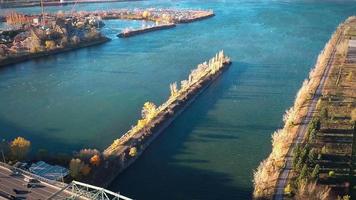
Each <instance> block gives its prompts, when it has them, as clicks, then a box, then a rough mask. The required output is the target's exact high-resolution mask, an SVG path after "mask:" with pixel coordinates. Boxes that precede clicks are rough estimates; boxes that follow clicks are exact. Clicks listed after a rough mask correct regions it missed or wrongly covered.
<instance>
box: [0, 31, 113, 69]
mask: <svg viewBox="0 0 356 200" xmlns="http://www.w3.org/2000/svg"><path fill="white" fill-rule="evenodd" d="M109 41H111V39H110V38H108V37H101V38H99V39H97V40H94V41H83V42H80V43H79V44H78V45H76V46H73V45H72V46H68V47H64V48H61V49H53V50H49V51H44V52H38V53H28V54H25V55H20V56H16V57H10V58H6V59H4V60H2V61H0V69H1V68H3V67H6V66H9V65H13V64H17V63H21V62H25V61H29V60H32V59H37V58H42V57H46V56H51V55H56V54H60V53H64V52H69V51H73V50H77V49H81V48H85V47H91V46H96V45H101V44H104V43H106V42H109Z"/></svg>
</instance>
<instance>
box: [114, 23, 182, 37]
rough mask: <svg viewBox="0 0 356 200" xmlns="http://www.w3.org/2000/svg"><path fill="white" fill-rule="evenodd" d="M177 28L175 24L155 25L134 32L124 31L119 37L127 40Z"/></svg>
mask: <svg viewBox="0 0 356 200" xmlns="http://www.w3.org/2000/svg"><path fill="white" fill-rule="evenodd" d="M174 27H176V25H175V24H172V23H171V24H161V25H154V26H151V27H143V28H140V29H134V30H124V31H122V32H121V33H119V34H118V35H117V36H118V37H120V38H126V37H131V36H135V35H139V34H143V33H148V32H152V31H158V30H164V29H170V28H174Z"/></svg>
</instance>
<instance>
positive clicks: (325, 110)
mask: <svg viewBox="0 0 356 200" xmlns="http://www.w3.org/2000/svg"><path fill="white" fill-rule="evenodd" d="M328 116H329V114H328V108H326V107H323V108H322V109H321V111H320V117H321V118H322V119H327V118H328Z"/></svg>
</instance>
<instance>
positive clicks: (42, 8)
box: [41, 0, 45, 26]
mask: <svg viewBox="0 0 356 200" xmlns="http://www.w3.org/2000/svg"><path fill="white" fill-rule="evenodd" d="M41 12H42V26H44V25H45V21H44V5H43V0H41Z"/></svg>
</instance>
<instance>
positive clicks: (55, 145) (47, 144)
mask: <svg viewBox="0 0 356 200" xmlns="http://www.w3.org/2000/svg"><path fill="white" fill-rule="evenodd" d="M0 128H1V129H0V134H1V135H0V139H6V140H7V141H11V140H13V139H14V138H16V137H19V136H20V137H24V138H26V139H27V140H29V141H30V142H31V154H32V155H35V154H36V153H37V151H38V150H39V149H46V150H48V151H49V152H51V153H66V154H69V155H70V153H71V152H72V150H73V149H78V146H79V145H78V144H77V143H72V144H70V143H68V142H66V141H62V140H61V139H58V138H56V137H53V135H55V134H57V132H60V131H61V130H60V129H58V128H47V129H45V131H44V132H46V133H44V132H41V131H36V132H33V131H31V130H28V129H26V128H24V127H20V126H18V125H17V124H15V123H12V122H9V121H7V120H4V119H0ZM6 133H8V134H6ZM10 133H17V135H13V134H10ZM49 133H50V134H49ZM51 136H52V137H51Z"/></svg>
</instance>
